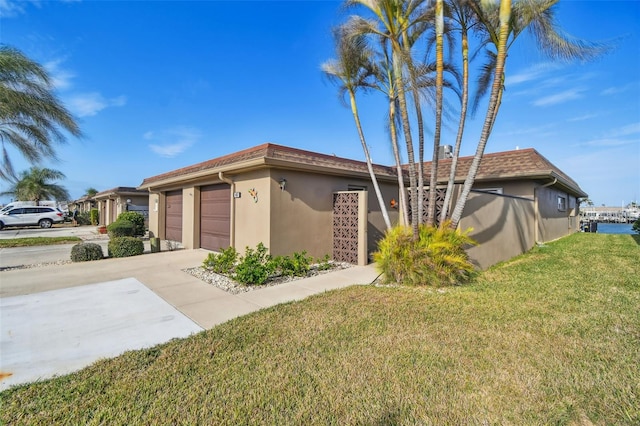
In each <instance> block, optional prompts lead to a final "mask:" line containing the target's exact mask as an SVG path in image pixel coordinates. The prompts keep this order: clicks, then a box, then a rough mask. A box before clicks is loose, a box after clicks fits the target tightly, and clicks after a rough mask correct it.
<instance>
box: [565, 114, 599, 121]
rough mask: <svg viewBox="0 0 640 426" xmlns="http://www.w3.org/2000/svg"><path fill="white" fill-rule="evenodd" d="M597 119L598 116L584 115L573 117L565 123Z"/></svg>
mask: <svg viewBox="0 0 640 426" xmlns="http://www.w3.org/2000/svg"><path fill="white" fill-rule="evenodd" d="M596 117H599V115H598V114H584V115H580V116H578V117H573V118H567V121H585V120H590V119H592V118H596Z"/></svg>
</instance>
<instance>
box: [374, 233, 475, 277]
mask: <svg viewBox="0 0 640 426" xmlns="http://www.w3.org/2000/svg"><path fill="white" fill-rule="evenodd" d="M470 231H471V230H470V229H469V230H467V231H465V232H460V231H458V230H454V229H451V228H450V227H449V223H444V224H443V225H442V226H441V227H433V226H426V225H421V226H420V230H419V238H418V239H417V240H414V239H413V233H412V231H411V228H410V227H404V226H396V227H394V228H392V229H390V230H389V231H387V232H386V234H385V236H384V238H383V239H382V240H381V241H380V243H379V244H378V251H377V252H375V253H374V254H373V260H374V261H375V262H376V264H377V267H378V269H379V271H380V272H381V273H383V274H384V279H385V280H386V281H387V282H394V283H399V284H405V285H431V286H436V287H438V286H443V285H455V284H461V283H463V282H465V281H468V280H469V279H470V278H471V277H472V275H473V273H474V271H475V268H474V267H473V265H472V264H471V262H470V261H469V256H468V255H467V253H466V251H465V247H467V246H469V245H474V244H475V242H474V241H473V240H472V239H471V238H470V237H469V236H468V233H469V232H470Z"/></svg>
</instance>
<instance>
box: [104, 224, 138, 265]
mask: <svg viewBox="0 0 640 426" xmlns="http://www.w3.org/2000/svg"><path fill="white" fill-rule="evenodd" d="M114 223H115V222H114ZM107 247H108V252H109V256H110V257H129V256H137V255H139V254H142V253H144V243H143V242H142V240H141V239H140V238H136V237H115V238H111V239H110V240H109V245H108V246H107Z"/></svg>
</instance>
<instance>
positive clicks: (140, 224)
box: [116, 212, 145, 237]
mask: <svg viewBox="0 0 640 426" xmlns="http://www.w3.org/2000/svg"><path fill="white" fill-rule="evenodd" d="M121 220H126V221H128V222H131V223H133V236H134V237H142V236H143V235H144V234H145V227H144V216H143V215H142V214H140V213H138V212H122V213H120V214H119V215H118V219H117V220H116V222H119V221H121Z"/></svg>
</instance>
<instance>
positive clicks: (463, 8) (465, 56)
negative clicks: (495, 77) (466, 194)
mask: <svg viewBox="0 0 640 426" xmlns="http://www.w3.org/2000/svg"><path fill="white" fill-rule="evenodd" d="M447 6H448V10H449V18H450V20H451V21H452V22H455V23H457V27H456V28H457V31H459V32H460V41H461V45H460V57H461V61H462V77H461V86H462V95H461V98H460V118H459V120H458V132H457V134H456V142H455V145H454V147H453V156H452V158H451V168H450V169H449V179H448V181H447V189H446V191H445V196H444V203H443V206H442V210H441V211H440V223H444V221H445V220H446V219H447V216H448V214H449V204H451V198H452V197H453V189H454V184H455V178H456V171H457V168H458V158H459V157H460V147H461V146H462V136H463V135H464V129H465V124H466V119H467V108H468V106H469V30H470V29H471V28H473V27H474V26H475V25H476V22H477V21H476V19H474V16H473V10H472V9H471V8H470V7H469V6H468V4H467V2H466V1H458V0H449V1H448V2H447Z"/></svg>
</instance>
